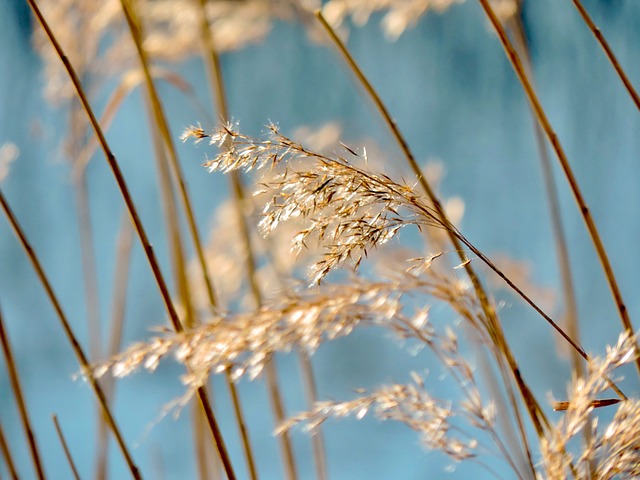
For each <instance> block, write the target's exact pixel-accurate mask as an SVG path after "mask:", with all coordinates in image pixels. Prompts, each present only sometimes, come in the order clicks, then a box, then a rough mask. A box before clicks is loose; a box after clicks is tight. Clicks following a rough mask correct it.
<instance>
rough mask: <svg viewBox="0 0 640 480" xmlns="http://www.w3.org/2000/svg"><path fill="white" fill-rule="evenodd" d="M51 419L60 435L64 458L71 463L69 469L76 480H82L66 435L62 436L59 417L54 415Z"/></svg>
mask: <svg viewBox="0 0 640 480" xmlns="http://www.w3.org/2000/svg"><path fill="white" fill-rule="evenodd" d="M51 419H52V420H53V425H54V426H55V427H56V433H57V434H58V438H59V439H60V444H61V445H62V449H63V450H64V456H65V457H66V458H67V462H69V467H70V468H71V472H72V473H73V478H75V479H76V480H80V475H78V470H77V469H76V465H75V463H74V462H73V457H72V456H71V451H70V450H69V447H68V446H67V442H66V440H65V439H64V435H63V434H62V429H61V428H60V423H58V417H57V416H56V415H52V416H51Z"/></svg>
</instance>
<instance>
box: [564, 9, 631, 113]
mask: <svg viewBox="0 0 640 480" xmlns="http://www.w3.org/2000/svg"><path fill="white" fill-rule="evenodd" d="M571 1H572V2H573V5H574V6H575V7H576V10H578V12H579V13H580V16H581V17H582V20H584V23H586V24H587V27H589V30H590V31H591V33H592V34H593V36H594V37H595V38H596V40H597V41H598V43H599V44H600V46H601V47H602V50H604V53H605V55H606V56H607V58H608V59H609V62H611V66H612V67H613V69H614V70H615V71H616V73H617V74H618V76H619V77H620V80H622V83H623V84H624V87H625V88H626V89H627V92H629V96H630V97H631V99H632V100H633V103H635V105H636V108H637V109H638V110H640V96H639V95H638V92H636V89H635V88H634V87H633V84H632V83H631V80H629V77H628V76H627V74H626V73H625V71H624V69H623V68H622V66H621V65H620V62H618V59H617V58H616V56H615V54H614V53H613V50H611V47H610V46H609V42H607V40H606V38H604V35H603V34H602V32H601V31H600V29H599V28H598V27H597V25H596V24H595V23H594V21H593V20H592V19H591V17H590V16H589V13H588V12H587V10H586V9H585V8H584V6H583V5H582V2H581V1H580V0H571Z"/></svg>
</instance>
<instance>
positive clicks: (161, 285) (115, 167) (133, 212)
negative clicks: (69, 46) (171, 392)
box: [27, 0, 236, 479]
mask: <svg viewBox="0 0 640 480" xmlns="http://www.w3.org/2000/svg"><path fill="white" fill-rule="evenodd" d="M27 1H28V2H29V5H30V6H31V8H32V10H33V12H34V13H35V15H36V17H37V19H38V22H39V23H40V24H41V25H42V27H43V29H44V30H45V32H46V34H47V36H48V38H49V40H50V42H51V44H52V46H53V47H54V48H55V50H56V52H57V54H58V56H59V57H60V60H61V61H62V63H63V64H64V66H65V68H66V70H67V72H68V74H69V77H70V79H71V82H72V83H73V85H74V87H75V89H76V92H77V94H78V98H79V99H80V101H81V103H82V106H83V107H84V110H85V112H86V113H87V116H88V117H89V121H90V122H91V126H92V128H93V130H94V133H95V135H96V136H97V137H98V140H99V142H100V146H101V148H102V150H103V152H104V155H105V158H106V161H107V163H108V164H109V167H110V168H111V170H112V172H113V175H114V177H115V181H116V183H117V185H118V188H119V189H120V192H121V194H122V197H123V200H124V202H125V204H126V206H127V210H128V211H129V214H130V216H131V221H132V222H133V224H134V226H135V229H136V233H137V234H138V237H139V239H140V243H141V244H142V248H143V250H144V252H145V255H146V257H147V260H148V262H149V266H150V268H151V270H152V272H153V275H154V277H155V279H156V283H157V285H158V289H159V291H160V295H161V296H162V300H163V302H164V305H165V308H166V310H167V313H168V315H169V319H170V321H171V323H172V325H173V327H174V329H175V330H176V332H182V331H184V329H183V326H182V324H181V323H180V319H179V317H178V314H177V312H176V310H175V307H174V306H173V303H172V301H171V295H170V294H169V289H168V288H167V284H166V282H165V280H164V277H163V276H162V271H161V270H160V265H159V264H158V261H157V259H156V257H155V253H154V251H153V247H152V246H151V244H150V242H149V239H148V236H147V233H146V230H145V229H144V226H143V225H142V222H141V220H140V217H139V215H138V211H137V209H136V207H135V204H134V202H133V199H132V197H131V194H130V193H129V188H128V186H127V184H126V181H125V179H124V176H123V175H122V171H121V170H120V166H119V164H118V162H117V160H116V157H115V156H114V154H113V152H112V151H111V149H110V148H109V145H108V143H107V141H106V138H105V137H104V134H103V132H102V128H101V127H100V124H99V123H98V121H97V120H96V117H95V114H94V113H93V109H92V108H91V105H90V104H89V101H88V100H87V97H86V95H85V93H84V90H83V88H82V85H81V83H80V80H79V79H78V76H77V75H76V73H75V70H74V69H73V66H72V65H71V63H70V62H69V59H68V58H67V56H66V55H65V54H64V51H63V50H62V48H61V47H60V44H59V43H58V41H57V39H56V37H55V36H54V35H53V32H52V31H51V29H50V28H49V25H48V24H47V22H46V20H45V19H44V17H43V16H42V13H41V12H40V9H39V8H38V6H37V4H36V2H35V0H27ZM197 393H198V400H199V401H200V403H201V405H202V408H203V409H204V411H205V413H206V418H207V422H208V424H209V427H210V429H211V433H212V435H213V437H214V440H215V442H216V446H217V447H218V450H219V453H220V458H221V460H222V463H223V465H224V467H225V471H226V473H227V476H228V477H229V478H230V479H235V478H236V477H235V473H234V471H233V467H232V465H231V460H230V458H229V455H228V453H227V449H226V446H225V444H224V440H223V438H222V434H221V432H220V429H219V427H218V422H217V420H216V419H215V416H214V414H213V410H212V409H211V405H210V404H208V402H209V399H208V395H207V392H206V391H205V389H204V388H203V387H200V388H198V391H197Z"/></svg>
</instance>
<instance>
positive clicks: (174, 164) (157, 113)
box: [121, 0, 216, 305]
mask: <svg viewBox="0 0 640 480" xmlns="http://www.w3.org/2000/svg"><path fill="white" fill-rule="evenodd" d="M129 2H130V0H121V3H122V8H123V11H124V14H125V18H126V19H127V23H128V25H129V29H130V31H131V36H132V38H133V42H134V44H135V47H136V51H137V52H138V58H139V59H140V65H141V67H142V73H143V75H144V81H145V85H146V87H147V91H148V92H149V96H150V97H151V104H152V107H153V113H154V117H155V119H156V123H157V127H158V128H159V130H160V135H161V136H162V138H163V140H164V142H165V145H166V148H167V154H168V157H169V164H170V165H171V169H172V171H173V174H174V178H175V180H176V183H177V185H178V193H179V196H180V200H181V202H182V206H183V209H184V213H185V217H186V219H187V226H188V228H189V232H190V234H191V238H192V240H193V246H194V248H195V251H196V256H197V258H198V263H199V264H200V267H201V269H202V276H203V280H204V283H205V287H206V292H207V296H208V298H209V301H210V303H212V304H213V305H215V303H216V301H215V295H214V289H213V282H212V281H211V276H210V275H209V272H208V269H207V268H206V260H205V256H204V248H203V247H202V241H201V239H200V233H199V232H198V226H197V224H196V220H195V216H194V213H193V207H192V202H191V199H190V197H189V192H188V190H187V187H186V184H185V182H184V175H183V173H182V168H181V166H180V162H179V161H178V155H177V153H176V148H175V144H174V142H173V136H172V135H171V132H170V130H169V124H168V122H167V117H166V114H165V113H164V109H163V107H162V101H161V99H160V96H159V95H158V91H157V89H156V87H155V84H154V82H153V77H152V75H151V70H150V68H149V60H148V58H147V53H146V52H145V50H144V48H143V47H142V32H141V27H140V22H139V20H138V19H137V17H136V16H135V11H134V10H133V9H132V8H131V5H130V3H129Z"/></svg>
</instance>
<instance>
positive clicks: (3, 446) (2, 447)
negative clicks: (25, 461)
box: [0, 425, 20, 480]
mask: <svg viewBox="0 0 640 480" xmlns="http://www.w3.org/2000/svg"><path fill="white" fill-rule="evenodd" d="M0 452H2V457H3V458H4V463H5V464H6V465H7V470H8V471H9V475H11V480H19V479H20V477H19V476H18V472H17V471H16V466H15V464H14V463H13V456H12V455H11V451H10V450H9V444H8V443H7V439H6V437H5V436H4V430H3V429H2V425H0Z"/></svg>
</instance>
